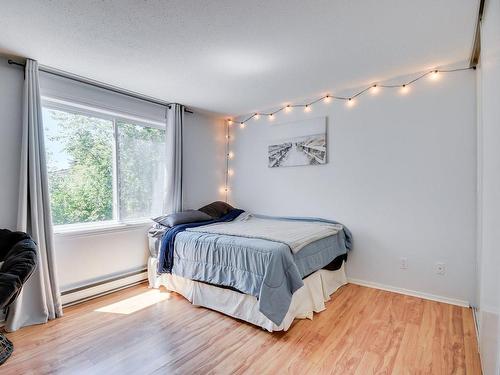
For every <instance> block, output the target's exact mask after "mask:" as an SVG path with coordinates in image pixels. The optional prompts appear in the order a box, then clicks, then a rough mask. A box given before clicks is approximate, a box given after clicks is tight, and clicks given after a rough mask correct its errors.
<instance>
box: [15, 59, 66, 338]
mask: <svg viewBox="0 0 500 375" xmlns="http://www.w3.org/2000/svg"><path fill="white" fill-rule="evenodd" d="M22 128H23V136H22V145H21V169H20V176H21V177H20V185H19V208H18V219H17V230H19V231H23V232H27V233H28V234H30V235H31V236H32V237H33V239H34V240H35V242H36V243H37V244H38V266H37V268H36V269H35V271H34V273H33V274H32V275H31V277H30V278H29V279H28V281H27V282H26V284H25V285H24V287H23V289H22V291H21V293H20V294H19V296H18V298H17V300H16V301H15V302H14V304H12V305H11V307H10V308H9V312H8V315H7V323H6V329H7V330H8V331H15V330H16V329H18V328H21V327H23V326H26V325H32V324H39V323H45V322H47V320H50V319H55V318H57V317H59V316H61V315H62V308H61V300H60V292H59V286H58V282H57V273H56V268H55V254H54V241H53V233H52V224H51V213H50V201H49V190H48V182H47V168H46V161H45V147H44V135H43V123H42V104H41V99H40V86H39V80H38V63H37V62H36V61H34V60H29V59H28V60H27V61H26V68H25V80H24V95H23V122H22Z"/></svg>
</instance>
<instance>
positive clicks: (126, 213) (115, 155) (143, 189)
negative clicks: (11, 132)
mask: <svg viewBox="0 0 500 375" xmlns="http://www.w3.org/2000/svg"><path fill="white" fill-rule="evenodd" d="M43 121H44V128H45V149H46V155H47V169H48V178H49V192H50V203H51V208H52V221H53V224H54V225H55V226H56V227H57V226H60V225H65V226H68V225H71V224H73V225H82V224H85V223H100V222H109V223H123V222H127V221H142V220H143V219H146V218H150V217H153V216H158V215H160V214H161V213H162V210H163V202H164V195H165V187H166V173H165V156H166V149H165V148H166V145H165V129H164V128H161V124H156V123H155V124H150V123H148V121H147V120H144V121H142V120H141V121H137V120H128V119H124V118H121V117H117V116H113V115H109V113H100V112H98V111H97V110H96V111H93V110H90V109H82V108H80V107H72V106H68V105H62V104H60V103H57V104H54V103H52V102H49V101H46V102H44V107H43Z"/></svg>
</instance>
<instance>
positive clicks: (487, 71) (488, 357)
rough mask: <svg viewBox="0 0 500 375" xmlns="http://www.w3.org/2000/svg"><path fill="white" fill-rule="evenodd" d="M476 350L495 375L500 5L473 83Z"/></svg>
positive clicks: (485, 30) (490, 16)
mask: <svg viewBox="0 0 500 375" xmlns="http://www.w3.org/2000/svg"><path fill="white" fill-rule="evenodd" d="M478 115H479V116H478V118H479V136H478V154H479V167H478V186H479V201H478V219H479V226H478V229H479V238H478V240H479V241H478V243H479V251H478V265H479V267H478V270H479V272H478V285H479V313H478V320H479V327H480V329H479V336H480V340H479V344H480V351H481V359H482V364H483V369H484V373H485V375H489V374H499V373H500V251H499V244H500V230H499V228H500V147H499V140H500V0H487V1H486V3H485V10H484V15H483V23H482V28H481V64H480V71H479V79H478Z"/></svg>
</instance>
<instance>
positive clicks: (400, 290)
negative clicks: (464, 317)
mask: <svg viewBox="0 0 500 375" xmlns="http://www.w3.org/2000/svg"><path fill="white" fill-rule="evenodd" d="M347 281H348V282H350V283H351V284H357V285H361V286H367V287H369V288H375V289H381V290H386V291H388V292H394V293H399V294H406V295H408V296H412V297H418V298H423V299H428V300H431V301H437V302H443V303H448V304H450V305H457V306H462V307H470V304H469V302H468V301H464V300H460V299H455V298H448V297H443V296H437V295H435V294H430V293H424V292H418V291H416V290H410V289H404V288H399V287H396V286H392V285H385V284H380V283H375V282H372V281H365V280H360V279H352V278H347Z"/></svg>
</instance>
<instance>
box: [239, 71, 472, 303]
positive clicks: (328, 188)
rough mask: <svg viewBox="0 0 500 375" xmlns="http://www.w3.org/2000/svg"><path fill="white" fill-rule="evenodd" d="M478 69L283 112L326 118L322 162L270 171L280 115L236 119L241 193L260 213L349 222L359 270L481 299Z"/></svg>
mask: <svg viewBox="0 0 500 375" xmlns="http://www.w3.org/2000/svg"><path fill="white" fill-rule="evenodd" d="M475 74H476V73H475V71H472V70H470V71H464V72H460V73H454V74H447V75H445V74H442V75H441V77H440V80H438V81H436V82H431V81H430V80H427V79H426V80H421V81H419V82H418V83H417V84H416V85H415V86H414V87H412V89H411V92H410V93H409V94H408V95H406V96H402V95H400V94H399V93H398V91H396V90H392V91H390V90H388V89H385V90H383V91H381V92H380V93H379V94H378V95H377V96H371V95H365V96H363V97H361V98H359V100H358V102H357V105H356V106H355V107H353V108H347V107H346V106H345V105H344V104H343V103H340V102H333V103H330V104H325V103H318V104H316V105H314V106H313V110H312V112H311V113H309V114H306V113H304V112H303V111H302V110H300V109H298V108H295V109H294V110H293V111H292V112H291V113H289V114H286V113H280V114H279V115H277V116H276V117H277V118H276V120H275V121H274V122H275V123H280V122H286V121H295V120H299V119H305V118H311V117H315V116H327V122H328V123H327V132H328V143H329V146H328V147H329V150H328V151H329V156H328V159H329V161H328V164H326V165H323V166H309V167H289V168H278V169H271V168H268V167H267V143H266V140H267V139H268V137H269V136H270V131H269V129H270V127H271V126H274V125H272V124H274V123H270V122H269V120H268V119H262V118H261V119H260V120H257V121H254V120H252V122H251V123H249V125H248V126H247V127H246V128H245V129H240V128H239V126H235V127H234V128H233V134H234V145H233V150H234V152H235V157H234V159H233V161H232V163H231V167H232V168H234V172H235V175H234V178H233V179H232V183H231V185H232V192H231V201H232V202H233V203H234V204H235V205H236V206H238V207H243V208H245V209H249V210H251V211H254V212H257V213H264V214H272V215H298V216H319V217H325V218H331V219H335V220H338V221H340V222H342V223H344V224H345V225H347V227H349V228H350V229H351V231H352V233H353V236H354V250H353V251H352V253H351V254H350V258H349V260H348V268H347V269H348V276H349V277H350V278H353V279H358V280H363V281H367V282H370V283H378V284H384V285H386V286H392V287H397V288H405V289H409V290H413V291H418V292H423V293H428V294H433V295H437V296H441V297H446V298H451V299H458V300H461V301H473V300H474V293H475V283H474V280H475V268H474V267H475V246H476V243H475V241H476V235H475V233H476V229H475V226H476V220H475V215H476V193H475V189H476V182H475V181H476V128H475V125H476V99H475ZM283 135H284V136H286V134H283ZM400 257H407V258H408V265H409V267H408V269H407V270H402V269H400V268H399V259H400ZM435 262H444V263H446V267H447V270H446V275H445V276H438V275H436V274H435V272H434V269H433V268H434V264H435Z"/></svg>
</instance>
